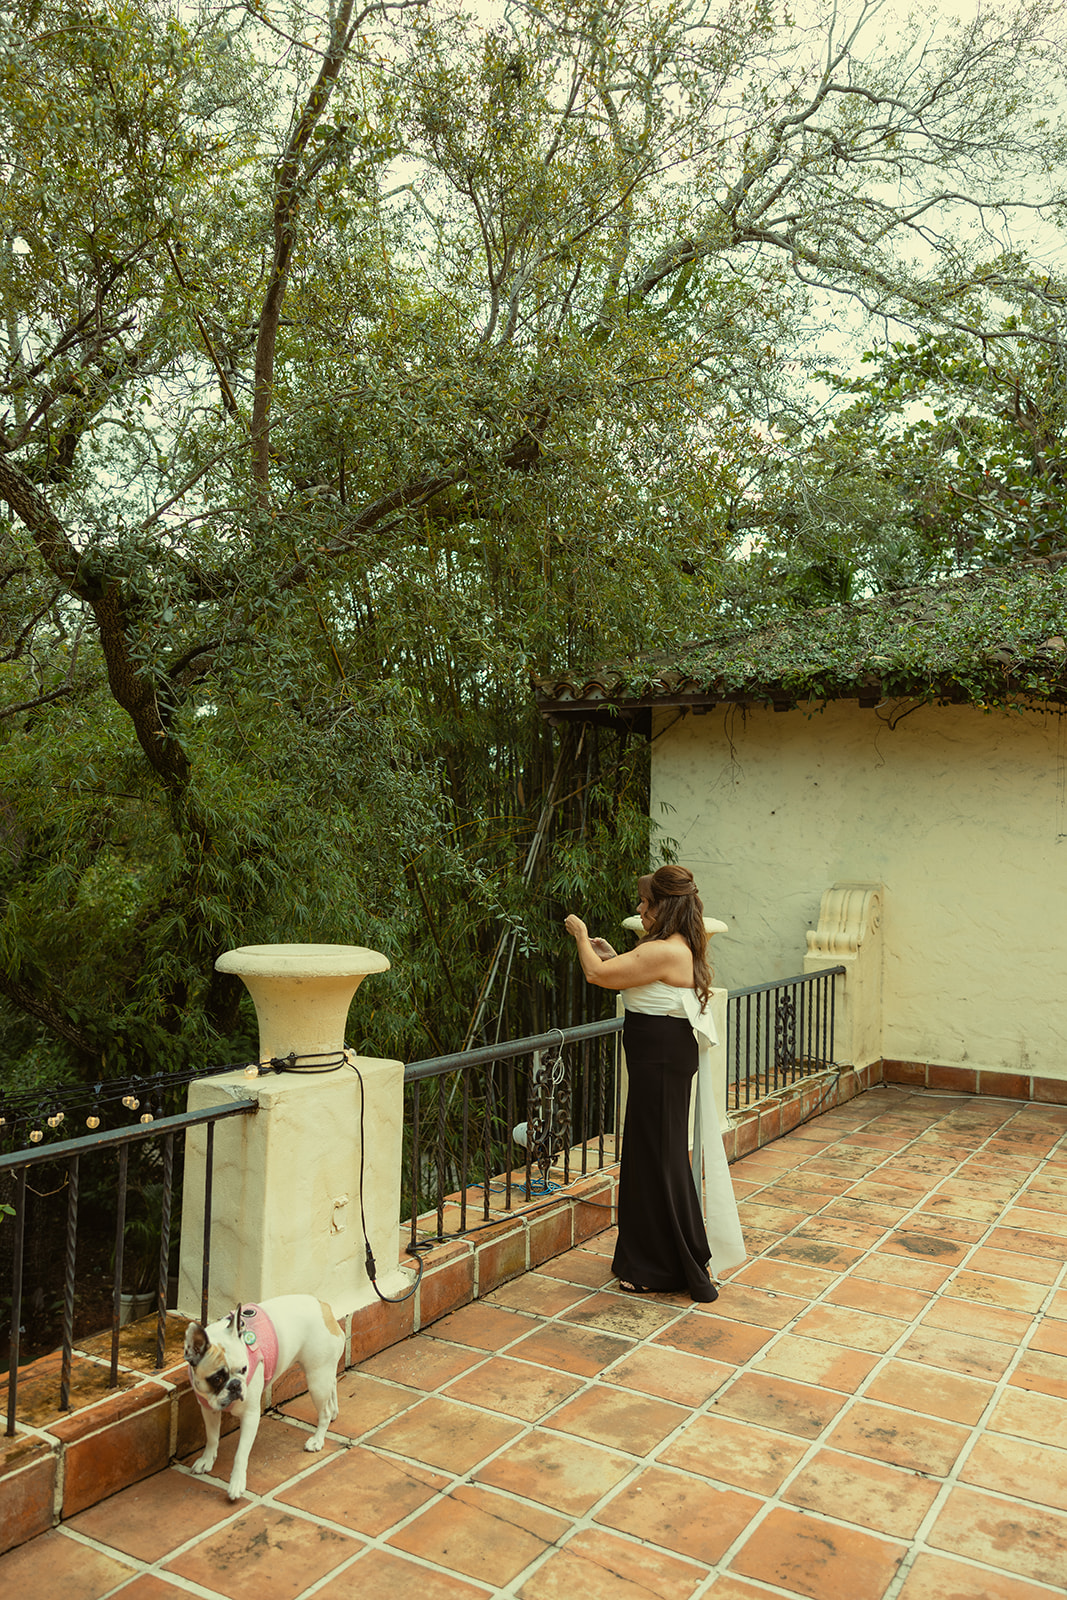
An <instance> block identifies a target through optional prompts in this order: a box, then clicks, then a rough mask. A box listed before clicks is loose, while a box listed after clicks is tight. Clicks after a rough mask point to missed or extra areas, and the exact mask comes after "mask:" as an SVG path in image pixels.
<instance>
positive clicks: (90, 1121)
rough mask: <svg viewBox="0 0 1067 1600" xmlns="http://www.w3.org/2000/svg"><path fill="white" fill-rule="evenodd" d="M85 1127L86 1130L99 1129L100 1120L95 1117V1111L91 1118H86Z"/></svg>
mask: <svg viewBox="0 0 1067 1600" xmlns="http://www.w3.org/2000/svg"><path fill="white" fill-rule="evenodd" d="M85 1126H86V1127H87V1128H99V1126H100V1118H99V1117H98V1116H97V1115H96V1112H95V1111H94V1112H93V1114H92V1116H89V1117H86V1119H85Z"/></svg>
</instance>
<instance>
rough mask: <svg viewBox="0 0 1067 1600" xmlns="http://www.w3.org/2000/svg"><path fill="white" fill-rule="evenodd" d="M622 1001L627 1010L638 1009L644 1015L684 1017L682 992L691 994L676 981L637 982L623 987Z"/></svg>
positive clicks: (689, 990)
mask: <svg viewBox="0 0 1067 1600" xmlns="http://www.w3.org/2000/svg"><path fill="white" fill-rule="evenodd" d="M621 992H622V1003H623V1005H624V1006H625V1007H626V1009H627V1011H640V1012H641V1014H642V1015H643V1016H646V1017H684V1016H685V1014H686V1011H685V1002H684V1001H683V999H682V996H683V994H692V993H693V990H692V989H691V988H689V989H684V988H683V987H682V986H681V984H678V983H661V982H660V981H659V979H657V980H656V982H655V983H638V984H635V985H634V987H633V988H632V989H623V990H622V991H621Z"/></svg>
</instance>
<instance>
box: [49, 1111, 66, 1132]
mask: <svg viewBox="0 0 1067 1600" xmlns="http://www.w3.org/2000/svg"><path fill="white" fill-rule="evenodd" d="M62 1121H63V1112H62V1111H55V1112H53V1113H52V1115H51V1116H50V1117H49V1119H48V1126H49V1127H50V1128H58V1127H59V1124H60V1123H61V1122H62Z"/></svg>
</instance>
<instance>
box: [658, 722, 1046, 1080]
mask: <svg viewBox="0 0 1067 1600" xmlns="http://www.w3.org/2000/svg"><path fill="white" fill-rule="evenodd" d="M676 718H677V713H676V712H673V711H671V712H662V713H657V720H656V724H655V728H654V733H655V734H657V735H658V737H657V738H656V739H655V742H654V744H653V747H652V749H653V758H652V815H653V817H654V818H655V820H656V821H657V822H658V823H659V825H660V826H661V827H662V829H663V831H664V833H665V834H666V836H667V837H668V838H672V839H674V840H675V841H676V842H677V850H678V859H679V861H681V862H682V863H683V864H684V865H685V866H687V867H690V868H691V869H692V871H693V872H694V873H695V874H696V878H697V882H698V883H699V885H700V889H701V893H702V896H703V900H704V907H705V910H706V911H707V913H708V914H709V915H710V916H716V917H722V918H723V920H724V921H726V922H727V923H728V924H729V932H728V933H725V934H720V935H719V936H718V937H717V938H716V940H715V943H714V947H713V955H714V961H715V977H716V982H717V983H720V984H725V985H726V986H727V987H728V988H737V987H740V986H743V985H745V984H750V983H761V982H764V981H765V980H767V979H769V978H776V977H786V976H790V975H792V974H794V973H799V972H802V971H803V967H804V954H805V937H804V936H805V933H806V931H807V930H808V929H809V928H813V927H815V926H816V925H817V922H818V915H819V901H820V897H821V895H822V892H823V890H824V889H827V888H829V887H830V885H831V884H833V883H834V882H835V881H837V880H840V879H856V880H860V881H864V882H881V883H883V884H884V885H885V899H884V923H883V932H884V943H885V969H884V1007H885V1017H884V1024H885V1026H884V1036H883V1051H884V1054H885V1056H886V1057H887V1058H891V1059H896V1060H903V1061H936V1062H939V1063H940V1062H947V1063H954V1064H955V1063H967V1064H968V1065H971V1066H978V1067H986V1068H995V1069H999V1070H1008V1071H1014V1072H1029V1073H1037V1074H1039V1075H1042V1076H1047V1077H1061V1078H1067V971H1065V968H1067V719H1065V718H1062V717H1057V716H1056V715H1054V714H1051V713H1044V712H1039V711H1027V712H1023V713H1021V714H1014V713H1006V712H992V713H990V714H988V715H986V714H984V713H983V712H981V711H979V710H977V709H976V708H973V707H969V706H950V707H946V706H923V707H921V708H920V709H918V710H916V711H913V712H911V713H910V715H908V716H906V717H904V718H902V719H901V720H900V721H899V722H898V724H897V726H896V727H895V728H892V727H890V726H889V724H888V720H887V711H886V708H884V707H883V708H881V709H880V711H879V712H878V713H876V712H874V711H871V710H860V709H859V707H858V706H857V705H856V704H855V702H853V701H837V702H834V703H832V704H831V705H829V706H828V707H827V708H826V709H825V710H823V711H818V710H814V709H813V710H812V711H811V713H810V714H809V713H808V712H806V711H805V710H796V711H790V712H775V711H770V710H767V711H764V710H748V711H745V710H742V708H740V707H731V708H729V709H725V708H723V707H719V708H718V709H716V710H715V711H711V712H708V713H707V714H706V715H704V716H692V715H689V716H685V717H683V718H682V719H681V720H675V719H676ZM664 805H665V806H666V808H667V809H663V808H664Z"/></svg>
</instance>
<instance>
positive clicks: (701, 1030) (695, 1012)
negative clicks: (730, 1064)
mask: <svg viewBox="0 0 1067 1600" xmlns="http://www.w3.org/2000/svg"><path fill="white" fill-rule="evenodd" d="M620 993H621V994H622V1003H623V1005H624V1006H625V1007H626V1009H627V1011H639V1012H640V1013H641V1014H642V1016H646V1017H685V1018H686V1019H687V1021H688V1022H689V1024H690V1026H691V1027H692V1029H693V1031H694V1033H696V1034H699V1035H703V1037H704V1038H705V1039H706V1040H707V1041H708V1043H709V1044H718V1042H719V1036H718V1034H717V1033H716V1031H715V1024H714V1023H713V1022H712V1020H711V1011H710V1010H709V1009H708V1008H706V1007H703V1006H701V1004H700V1001H699V1000H698V999H697V996H696V990H695V989H694V988H693V987H692V986H691V985H690V986H683V985H682V984H680V983H663V982H662V981H661V980H660V979H658V978H657V979H656V981H655V983H638V984H635V985H634V987H633V988H632V989H622V990H621V991H620Z"/></svg>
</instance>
